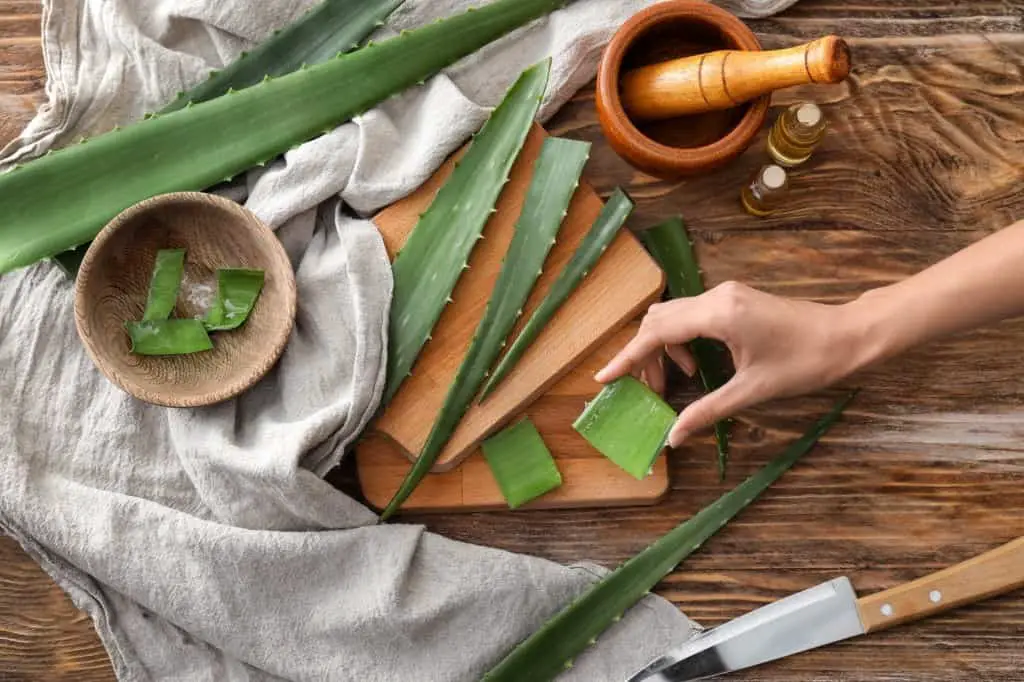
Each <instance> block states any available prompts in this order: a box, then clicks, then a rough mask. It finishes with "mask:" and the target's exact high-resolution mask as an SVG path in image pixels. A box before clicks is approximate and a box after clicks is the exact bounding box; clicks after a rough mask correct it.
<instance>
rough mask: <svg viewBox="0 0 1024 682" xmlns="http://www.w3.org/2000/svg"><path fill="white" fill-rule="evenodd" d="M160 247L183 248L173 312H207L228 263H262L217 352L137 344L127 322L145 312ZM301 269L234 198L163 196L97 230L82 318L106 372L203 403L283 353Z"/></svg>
mask: <svg viewBox="0 0 1024 682" xmlns="http://www.w3.org/2000/svg"><path fill="white" fill-rule="evenodd" d="M161 249H185V268H184V273H183V275H182V281H181V291H180V292H179V294H178V299H177V304H176V306H175V310H174V314H173V315H172V317H176V318H197V317H203V316H205V315H206V311H207V310H208V309H209V307H210V305H211V304H212V302H213V298H214V296H216V293H217V270H218V269H220V268H257V269H260V270H263V273H264V275H263V276H264V281H263V288H262V290H261V291H260V295H259V298H258V299H257V300H256V305H255V306H253V309H252V312H251V313H250V314H249V317H248V319H247V320H246V321H245V323H244V324H243V325H242V326H241V327H239V328H238V329H232V330H230V331H219V332H211V334H210V337H211V341H212V342H213V348H212V349H211V350H207V351H203V352H200V353H190V354H186V355H173V356H146V355H136V354H134V353H132V352H131V347H132V346H131V340H130V339H129V337H128V334H127V333H126V332H125V329H124V323H125V322H128V321H133V320H141V319H142V313H143V310H144V309H145V307H146V296H147V294H148V292H149V283H150V279H151V278H152V274H153V263H154V262H155V259H156V254H157V252H158V251H159V250H161ZM296 298H297V293H296V287H295V274H294V273H293V272H292V265H291V262H290V261H289V260H288V254H287V253H285V250H284V247H283V246H282V245H281V242H280V241H279V240H278V239H277V237H276V236H275V235H274V233H273V232H272V231H271V230H270V228H269V227H267V226H266V225H265V224H264V223H263V222H262V221H261V220H260V219H259V218H257V217H256V216H255V215H253V214H252V213H251V212H250V211H248V210H246V209H245V208H244V207H242V206H239V205H238V204H237V203H235V202H233V201H231V200H230V199H225V198H223V197H220V196H217V195H214V194H206V193H202V192H178V193H173V194H165V195H162V196H158V197H153V198H152V199H147V200H145V201H142V202H139V203H138V204H136V205H135V206H132V207H130V208H128V209H126V210H124V211H122V212H121V213H120V214H119V215H118V216H117V217H115V218H114V219H113V220H112V221H110V223H109V224H107V225H106V226H105V227H104V228H103V229H102V230H100V233H99V234H98V235H97V236H96V239H95V240H94V241H93V243H92V246H90V247H89V250H88V251H87V252H86V255H85V259H84V260H83V261H82V265H81V267H80V268H79V271H78V277H77V278H76V280H75V326H76V328H77V330H78V336H79V338H80V339H81V340H82V343H83V345H84V346H85V350H86V352H88V354H89V357H91V358H92V360H93V362H94V363H95V364H96V366H97V367H98V368H99V369H100V371H102V372H103V374H104V375H105V376H106V377H107V378H108V379H110V380H111V381H112V382H114V383H115V384H116V385H118V386H119V387H121V388H122V389H123V390H125V391H127V392H128V393H130V394H132V395H133V396H135V397H136V398H138V399H139V400H144V401H146V402H150V403H155V404H157V405H165V406H168V407H201V406H205V405H212V404H214V403H218V402H221V401H224V400H227V399H228V398H232V397H234V396H236V395H238V394H239V393H241V392H243V391H245V390H246V389H248V388H250V387H251V386H253V385H254V384H255V383H256V382H257V381H259V380H260V379H261V378H263V376H264V375H265V374H266V373H267V372H268V371H270V368H271V367H273V366H274V364H275V363H276V362H277V360H278V358H279V357H280V356H281V353H282V352H284V348H285V345H286V344H287V343H288V337H289V336H290V335H291V332H292V328H293V327H294V324H295V310H296Z"/></svg>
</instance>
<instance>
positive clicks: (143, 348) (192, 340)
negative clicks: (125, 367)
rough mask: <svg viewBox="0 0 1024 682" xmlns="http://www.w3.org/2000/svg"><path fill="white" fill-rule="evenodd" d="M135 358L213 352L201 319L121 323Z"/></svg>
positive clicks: (211, 342)
mask: <svg viewBox="0 0 1024 682" xmlns="http://www.w3.org/2000/svg"><path fill="white" fill-rule="evenodd" d="M124 327H125V330H126V331H127V332H128V337H129V339H131V352H132V353H134V354H135V355H189V354H191V353H200V352H202V351H206V350H212V349H213V341H211V340H210V335H209V334H207V333H206V327H205V326H204V325H203V321H202V320H193V319H189V318H177V319H167V320H143V321H141V322H131V321H129V322H125V323H124Z"/></svg>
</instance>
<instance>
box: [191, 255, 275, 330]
mask: <svg viewBox="0 0 1024 682" xmlns="http://www.w3.org/2000/svg"><path fill="white" fill-rule="evenodd" d="M263 280H264V274H263V271H262V270H255V269H250V268H222V269H220V270H217V298H215V299H214V301H213V304H212V305H211V306H210V309H209V310H208V311H207V313H206V319H204V320H203V325H204V326H205V327H206V329H207V331H222V330H228V329H237V328H238V327H241V326H242V324H243V323H244V322H245V321H246V320H247V319H249V313H251V312H252V309H253V306H255V305H256V299H257V298H259V296H260V292H261V291H262V290H263Z"/></svg>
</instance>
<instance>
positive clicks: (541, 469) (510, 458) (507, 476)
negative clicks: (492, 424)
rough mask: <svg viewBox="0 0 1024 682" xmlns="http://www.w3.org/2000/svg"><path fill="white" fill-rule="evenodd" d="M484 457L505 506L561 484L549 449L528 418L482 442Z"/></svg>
mask: <svg viewBox="0 0 1024 682" xmlns="http://www.w3.org/2000/svg"><path fill="white" fill-rule="evenodd" d="M483 451H484V458H485V459H486V460H487V465H488V466H489V467H490V468H491V473H492V474H494V480H495V481H497V483H498V488H499V489H500V490H501V494H502V495H503V496H504V497H505V500H506V501H507V502H508V506H509V507H510V508H512V509H516V508H517V507H520V506H522V505H524V504H526V503H527V502H529V501H531V500H535V499H537V498H538V497H540V496H541V495H543V494H544V493H547V492H550V491H552V490H554V489H555V488H557V487H558V486H560V485H562V475H561V474H560V473H559V472H558V467H557V466H556V465H555V460H554V458H553V457H552V456H551V452H550V451H549V450H548V448H547V446H546V445H545V444H544V440H543V439H542V438H541V437H540V433H538V432H537V427H536V426H534V425H533V422H531V421H530V420H529V419H528V418H524V419H522V420H521V421H519V422H518V423H516V424H514V425H513V426H510V427H508V428H507V429H504V430H503V431H500V432H498V433H497V434H495V435H494V436H491V437H490V438H488V439H487V440H485V441H484V443H483Z"/></svg>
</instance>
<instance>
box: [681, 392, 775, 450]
mask: <svg viewBox="0 0 1024 682" xmlns="http://www.w3.org/2000/svg"><path fill="white" fill-rule="evenodd" d="M755 402H757V396H756V395H755V392H754V391H753V390H752V387H751V386H750V383H749V382H748V381H745V380H744V379H743V377H742V376H740V375H736V376H735V377H733V378H732V379H731V380H730V381H728V382H727V383H726V384H725V385H724V386H722V387H721V388H720V389H718V390H717V391H712V392H711V393H708V394H707V395H706V396H704V397H703V398H701V399H699V400H697V401H695V402H693V403H690V404H689V405H688V406H687V407H686V409H684V410H683V411H682V412H681V413H680V414H679V418H678V419H676V423H675V425H674V426H673V427H672V431H671V432H670V433H669V437H668V442H669V445H671V446H672V447H674V448H675V447H679V445H681V444H682V443H683V441H685V440H686V439H687V438H688V437H689V436H690V434H692V433H694V432H695V431H699V430H700V429H703V428H705V427H708V426H711V425H712V424H714V423H715V422H717V421H720V420H722V419H725V418H727V417H731V416H732V415H734V414H736V413H737V412H739V411H740V410H742V409H743V408H745V407H749V406H750V405H753V404H754V403H755Z"/></svg>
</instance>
